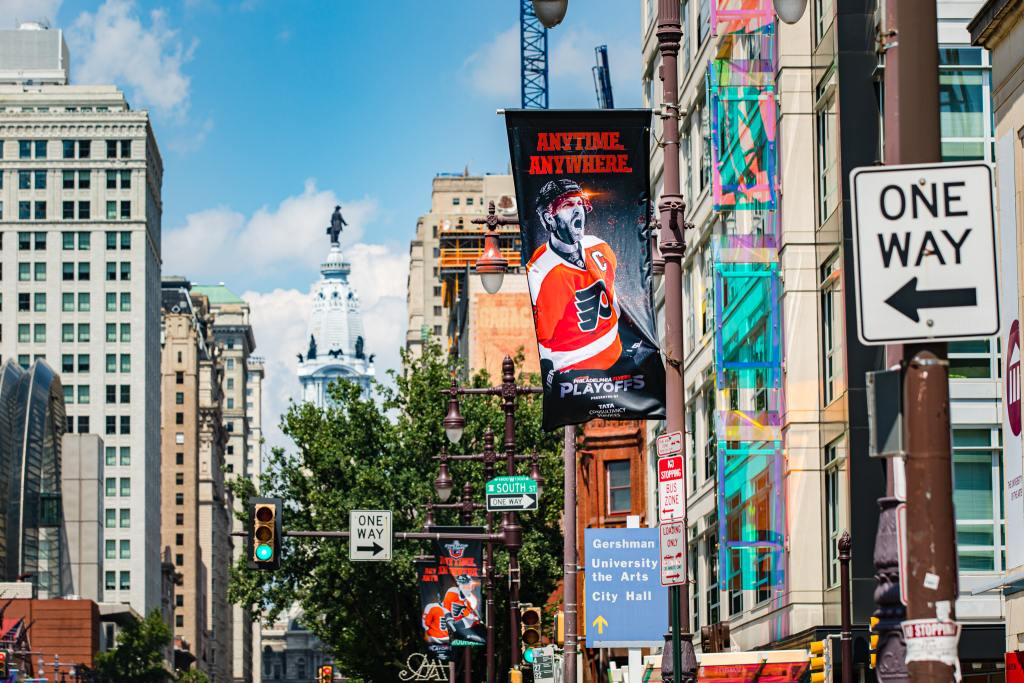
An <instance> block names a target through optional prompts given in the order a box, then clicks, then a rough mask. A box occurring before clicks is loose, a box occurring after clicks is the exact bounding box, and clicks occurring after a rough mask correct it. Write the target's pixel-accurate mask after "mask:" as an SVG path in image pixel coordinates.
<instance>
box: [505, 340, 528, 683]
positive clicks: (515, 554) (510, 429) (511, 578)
mask: <svg viewBox="0 0 1024 683" xmlns="http://www.w3.org/2000/svg"><path fill="white" fill-rule="evenodd" d="M518 395H519V391H518V388H517V387H516V368H515V363H514V362H513V361H512V359H511V358H510V357H509V356H505V359H504V360H503V361H502V362H501V409H502V411H503V412H504V413H505V439H504V446H505V462H506V473H507V474H508V476H510V477H511V476H512V475H514V474H515V473H516V398H517V397H518ZM504 515H505V516H504V520H503V522H502V530H503V531H504V534H505V547H506V548H508V582H509V598H508V611H509V628H510V629H511V631H510V633H509V642H510V643H511V648H510V654H511V659H509V668H512V669H515V668H517V667H518V666H519V654H520V653H519V549H520V548H521V547H522V546H523V528H522V527H521V526H519V518H518V515H517V514H516V513H515V512H506V513H504Z"/></svg>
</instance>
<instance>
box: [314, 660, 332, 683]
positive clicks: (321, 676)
mask: <svg viewBox="0 0 1024 683" xmlns="http://www.w3.org/2000/svg"><path fill="white" fill-rule="evenodd" d="M317 674H318V676H317V681H318V683H331V681H333V680H334V665H333V664H324V665H323V666H321V667H320V669H319V670H318V672H317Z"/></svg>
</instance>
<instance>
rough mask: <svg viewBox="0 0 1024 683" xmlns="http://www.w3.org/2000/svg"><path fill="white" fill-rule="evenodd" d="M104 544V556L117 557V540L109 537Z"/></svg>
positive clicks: (113, 558) (108, 557) (111, 558)
mask: <svg viewBox="0 0 1024 683" xmlns="http://www.w3.org/2000/svg"><path fill="white" fill-rule="evenodd" d="M103 545H104V553H103V555H104V557H106V558H107V559H108V560H115V559H117V541H111V540H110V539H109V538H108V539H107V540H106V541H104V542H103Z"/></svg>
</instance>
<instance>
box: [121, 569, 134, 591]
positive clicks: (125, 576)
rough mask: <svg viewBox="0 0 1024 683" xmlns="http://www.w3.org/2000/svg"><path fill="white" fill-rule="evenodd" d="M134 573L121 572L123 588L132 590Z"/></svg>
mask: <svg viewBox="0 0 1024 683" xmlns="http://www.w3.org/2000/svg"><path fill="white" fill-rule="evenodd" d="M131 577H132V574H131V572H127V571H125V572H121V590H123V591H126V590H131V587H132V578H131Z"/></svg>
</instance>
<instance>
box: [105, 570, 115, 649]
mask: <svg viewBox="0 0 1024 683" xmlns="http://www.w3.org/2000/svg"><path fill="white" fill-rule="evenodd" d="M114 574H115V573H114V572H103V587H104V588H106V589H107V590H108V591H112V590H115V589H116V588H117V583H116V582H115V580H114ZM111 627H113V624H111ZM107 640H108V641H109V642H113V640H114V638H113V633H111V635H110V637H109V638H108V639H107Z"/></svg>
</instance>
